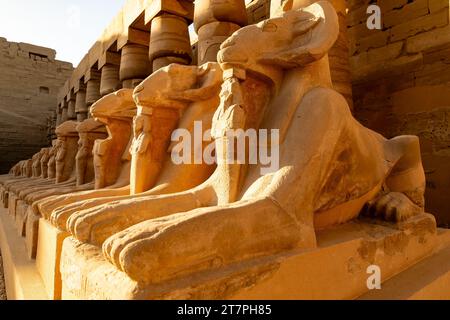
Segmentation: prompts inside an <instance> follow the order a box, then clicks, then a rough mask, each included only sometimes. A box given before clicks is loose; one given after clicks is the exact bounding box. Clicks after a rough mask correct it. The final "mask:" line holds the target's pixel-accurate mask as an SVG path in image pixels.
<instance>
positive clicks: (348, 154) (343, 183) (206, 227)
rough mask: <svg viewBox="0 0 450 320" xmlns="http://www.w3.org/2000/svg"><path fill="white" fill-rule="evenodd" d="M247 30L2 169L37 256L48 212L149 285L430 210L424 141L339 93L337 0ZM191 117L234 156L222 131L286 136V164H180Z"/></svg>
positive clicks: (6, 198)
mask: <svg viewBox="0 0 450 320" xmlns="http://www.w3.org/2000/svg"><path fill="white" fill-rule="evenodd" d="M237 29H238V30H237V31H236V32H234V33H233V34H232V36H230V37H228V38H227V39H226V40H225V41H224V42H223V43H222V44H221V46H220V48H217V50H218V54H217V59H218V60H217V61H218V62H208V63H205V64H202V65H200V66H187V65H181V64H170V65H168V66H166V67H163V68H161V69H159V70H158V71H156V72H154V73H153V74H152V75H150V76H149V77H148V78H147V79H145V80H144V81H143V82H142V83H140V84H139V85H138V86H137V87H136V88H134V89H121V90H119V91H116V92H114V93H111V94H109V95H106V96H104V97H103V98H101V99H100V100H98V101H97V102H96V103H95V104H93V105H92V107H91V109H90V112H91V115H92V118H90V119H87V120H85V121H83V122H81V123H76V122H72V121H68V122H65V123H63V124H61V125H60V126H59V127H58V128H57V130H56V134H57V140H55V141H54V143H53V146H52V147H51V148H44V149H42V150H41V151H40V152H39V153H38V154H36V155H35V156H33V158H32V159H30V160H26V161H22V162H20V163H18V164H17V165H16V166H15V167H13V168H12V169H11V172H10V174H9V175H6V176H2V177H1V180H0V184H1V196H2V200H3V205H4V206H8V207H9V212H10V214H11V215H13V216H14V217H15V219H16V222H17V225H18V228H19V229H20V231H19V232H20V233H21V234H22V235H24V236H25V237H26V238H27V246H28V249H29V254H30V257H34V256H35V254H36V247H37V245H38V243H37V242H38V237H37V234H38V227H39V223H38V222H39V219H43V220H45V221H47V222H48V223H49V224H51V225H52V226H53V227H54V228H56V229H58V230H60V231H61V232H64V233H65V236H66V237H67V240H66V241H69V242H71V243H72V245H73V246H89V247H90V248H93V249H95V250H97V252H98V254H97V256H96V257H97V258H98V257H99V256H101V257H100V258H101V259H103V260H104V261H106V262H108V263H110V264H111V265H112V266H114V267H115V268H116V270H117V271H118V272H120V273H122V274H124V275H126V276H127V277H128V278H130V279H131V280H132V281H135V282H136V283H138V284H139V285H141V286H146V285H154V284H161V283H168V282H170V281H177V280H179V279H184V278H186V277H189V276H192V275H197V274H201V273H202V272H207V271H211V270H219V269H220V268H223V267H225V266H229V265H232V264H235V263H239V262H243V261H249V260H251V259H255V258H258V257H265V256H270V255H276V254H279V253H282V252H287V251H289V250H294V249H297V248H314V247H316V246H317V241H316V232H317V230H322V229H326V228H330V227H332V226H335V225H337V224H343V223H346V222H348V221H350V220H353V219H356V218H358V216H359V215H360V214H367V215H370V216H373V217H377V218H379V219H384V220H387V221H390V222H392V223H397V222H400V221H405V220H407V219H409V218H411V217H412V216H416V215H420V214H424V197H423V196H424V188H425V176H424V171H423V168H422V163H421V157H420V148H419V141H418V138H417V137H414V136H401V137H396V138H393V139H390V140H388V139H385V138H384V137H382V136H381V135H379V134H377V133H375V132H373V131H371V130H369V129H367V128H365V127H363V126H362V125H360V124H359V123H358V122H357V121H356V120H355V119H354V118H353V116H352V114H351V112H350V109H349V107H348V104H347V102H346V100H345V99H344V98H343V97H342V96H341V95H340V94H338V93H337V92H336V91H335V90H333V88H332V84H331V79H330V71H329V64H328V57H327V52H328V51H329V50H330V48H331V47H332V46H333V44H334V42H335V41H336V39H337V36H338V32H339V26H338V18H337V15H336V12H335V10H334V8H333V6H332V5H331V4H330V3H329V2H327V1H319V2H317V3H314V4H311V5H309V6H307V7H301V6H299V5H296V2H295V1H293V2H292V3H291V5H290V7H289V8H288V9H286V10H284V11H283V10H281V11H280V12H279V13H278V14H277V15H276V16H273V17H272V18H270V19H268V20H265V21H263V22H260V23H258V24H256V25H251V26H247V27H243V28H240V29H239V28H237ZM196 121H201V122H202V124H203V130H204V131H206V130H211V136H212V139H213V140H214V143H215V148H216V150H222V151H223V154H225V155H229V154H230V153H232V152H233V150H231V149H230V147H229V144H228V141H227V140H228V139H229V137H228V136H227V135H226V130H227V129H234V130H236V129H242V130H244V131H246V130H248V129H256V130H259V129H268V130H274V129H276V130H279V137H280V138H279V145H278V146H276V147H277V150H279V168H278V169H277V170H275V171H274V172H271V173H266V174H262V173H261V172H262V171H261V165H260V164H256V165H254V164H246V163H227V162H220V161H218V164H206V163H202V164H195V163H194V164H175V163H174V162H173V161H172V158H171V153H172V152H173V148H174V147H173V143H172V141H171V136H172V133H173V132H174V130H176V129H184V130H187V131H189V132H191V133H192V136H194V134H193V131H194V123H195V122H196ZM105 128H106V129H105ZM192 145H195V142H194V141H192ZM196 148H198V149H200V150H195V148H194V149H193V150H192V153H194V152H196V151H200V152H204V151H205V149H206V148H208V143H207V142H204V143H203V144H197V145H196ZM258 148H266V149H268V150H269V152H270V150H272V151H273V150H274V149H275V146H273V145H270V144H265V145H264V144H262V143H259V144H258ZM218 154H219V153H218V152H217V153H216V155H218ZM247 156H248V154H247ZM64 245H65V247H64V248H63V250H62V252H61V253H60V255H62V256H64V254H65V252H64V250H66V249H67V248H66V246H69V245H70V244H69V243H68V242H67V243H66V242H65V244H64ZM60 258H61V257H60ZM61 259H63V258H61ZM62 269H64V267H63V266H62ZM61 271H62V273H63V274H64V273H65V272H68V271H67V270H61ZM62 281H65V280H64V276H63V279H62Z"/></svg>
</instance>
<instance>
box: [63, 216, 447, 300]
mask: <svg viewBox="0 0 450 320" xmlns="http://www.w3.org/2000/svg"><path fill="white" fill-rule="evenodd" d="M317 238H318V247H317V248H316V249H313V250H297V251H292V252H286V253H284V254H280V255H277V256H271V257H265V258H260V259H254V260H250V261H245V262H242V263H237V264H235V265H231V266H228V267H225V268H221V269H216V270H214V271H208V272H202V273H200V274H194V275H192V276H189V277H187V278H181V279H176V280H172V281H169V282H165V283H162V284H147V285H145V284H142V283H141V284H138V283H136V282H134V281H132V280H131V279H130V278H129V277H128V276H127V275H126V274H124V273H123V272H121V271H119V270H117V269H116V268H115V267H114V266H113V265H111V264H110V263H109V262H107V261H106V260H105V259H104V258H103V255H102V252H101V249H100V248H97V247H94V246H91V245H86V244H81V243H79V242H76V241H75V240H73V238H67V239H66V240H65V241H64V245H63V254H62V257H61V272H62V281H63V285H62V287H63V288H62V297H63V299H355V298H358V297H360V296H362V295H364V294H367V293H368V292H369V289H368V287H367V279H368V277H369V276H370V275H369V274H368V273H367V268H368V267H369V266H371V265H377V266H379V267H380V269H381V277H382V281H383V282H385V281H387V280H388V279H390V278H393V277H395V276H396V275H398V274H402V272H404V271H405V270H408V268H411V267H413V266H414V265H415V264H417V263H418V262H420V261H421V260H422V259H425V258H427V257H429V256H431V255H433V257H434V256H439V255H440V254H445V253H446V252H447V251H443V249H445V250H448V249H447V248H448V247H449V245H450V232H449V231H448V230H439V232H438V233H436V227H435V220H434V218H433V217H432V216H431V215H425V214H424V215H421V216H417V217H415V218H413V219H411V220H410V221H408V222H406V223H401V224H398V225H394V224H389V223H382V222H379V221H375V220H356V221H354V222H350V223H347V224H345V225H342V226H339V227H336V228H333V229H330V230H327V231H322V232H319V233H318V237H317ZM443 276H445V277H446V278H445V279H447V280H448V279H449V278H450V272H449V270H448V268H447V269H446V270H445V271H443ZM436 281H437V282H435V281H434V280H433V281H432V282H433V283H428V284H427V285H435V286H438V285H439V283H438V282H439V281H440V280H439V279H436ZM424 285H425V284H424ZM117 288H121V290H120V291H118V290H117ZM448 288H449V287H448V286H447V287H446V288H445V290H446V291H445V292H441V296H446V297H450V291H449V289H448ZM399 290H402V288H399ZM381 292H382V291H381ZM427 297H428V296H426V295H424V298H427ZM388 298H389V297H388Z"/></svg>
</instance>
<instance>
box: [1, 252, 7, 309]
mask: <svg viewBox="0 0 450 320" xmlns="http://www.w3.org/2000/svg"><path fill="white" fill-rule="evenodd" d="M0 300H6V290H5V281H4V279H3V262H2V255H1V253H0Z"/></svg>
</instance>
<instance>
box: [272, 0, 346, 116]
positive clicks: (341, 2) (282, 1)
mask: <svg viewBox="0 0 450 320" xmlns="http://www.w3.org/2000/svg"><path fill="white" fill-rule="evenodd" d="M327 1H329V2H331V3H332V4H333V6H334V8H335V9H336V11H337V13H338V15H339V28H340V33H339V38H338V40H337V41H336V43H335V45H334V46H333V48H331V50H330V52H329V53H328V57H329V61H330V71H331V80H332V82H333V86H334V89H335V90H336V91H338V92H339V93H341V94H342V95H343V96H344V97H345V98H346V100H347V102H348V104H349V105H350V107H351V108H352V109H353V93H352V79H351V72H350V56H349V40H348V36H347V22H346V16H347V13H346V9H347V6H346V3H345V0H327ZM314 2H316V0H272V1H271V7H270V15H271V16H272V17H273V16H274V15H276V14H277V13H280V12H282V11H283V10H284V11H287V10H291V9H299V8H302V7H306V6H308V5H310V4H312V3H314Z"/></svg>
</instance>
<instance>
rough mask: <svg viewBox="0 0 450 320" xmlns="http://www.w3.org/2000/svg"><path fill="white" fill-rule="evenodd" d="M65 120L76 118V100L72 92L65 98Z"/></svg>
mask: <svg viewBox="0 0 450 320" xmlns="http://www.w3.org/2000/svg"><path fill="white" fill-rule="evenodd" d="M67 102H68V105H67V120H75V119H76V118H77V115H76V113H75V107H76V98H75V94H74V92H73V89H72V91H71V92H70V93H69V95H68V96H67Z"/></svg>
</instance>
